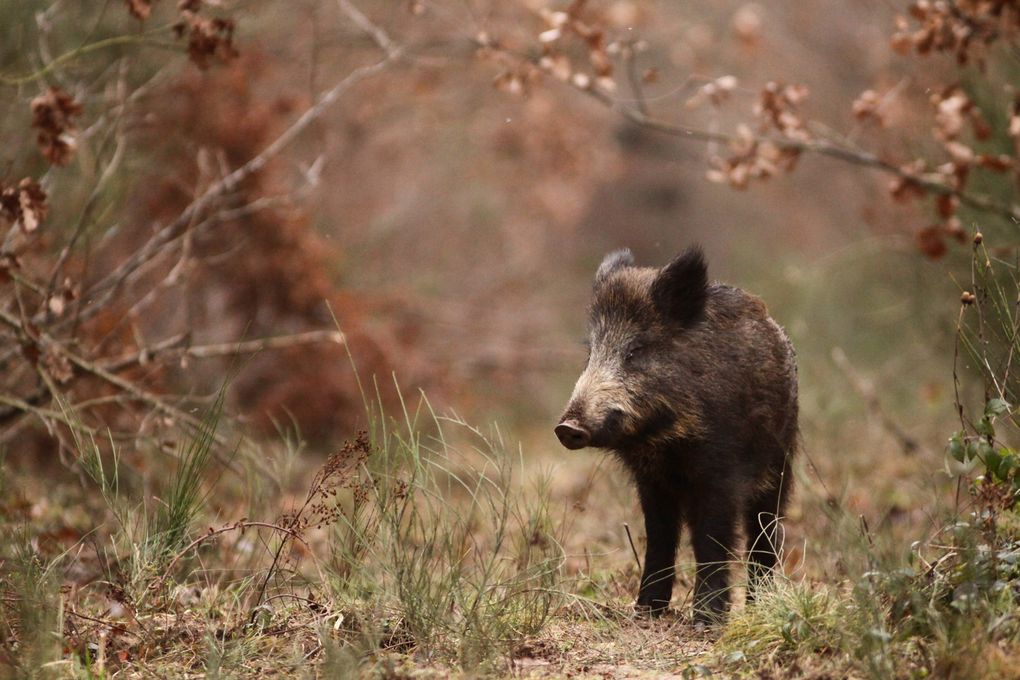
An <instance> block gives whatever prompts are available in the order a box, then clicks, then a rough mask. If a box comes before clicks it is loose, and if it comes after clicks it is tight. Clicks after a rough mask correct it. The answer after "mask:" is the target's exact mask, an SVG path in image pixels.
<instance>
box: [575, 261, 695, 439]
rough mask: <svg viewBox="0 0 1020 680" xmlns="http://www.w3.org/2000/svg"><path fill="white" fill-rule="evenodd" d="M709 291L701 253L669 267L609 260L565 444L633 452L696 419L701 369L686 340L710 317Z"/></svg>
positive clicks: (601, 273)
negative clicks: (690, 358) (693, 394)
mask: <svg viewBox="0 0 1020 680" xmlns="http://www.w3.org/2000/svg"><path fill="white" fill-rule="evenodd" d="M707 286H708V282H707V270H706V266H705V259H704V256H703V254H702V252H701V249H700V248H696V247H694V248H690V249H688V250H687V251H685V252H684V253H682V254H680V255H679V256H677V257H676V258H675V259H674V260H673V261H672V262H670V263H669V264H667V265H666V266H665V267H663V268H661V269H655V268H650V267H635V266H634V258H633V257H632V256H631V253H630V251H629V250H618V251H616V252H613V253H610V254H609V255H607V256H606V258H605V259H604V260H603V261H602V264H601V265H600V266H599V269H598V272H597V273H596V274H595V284H594V290H593V297H592V303H591V308H590V310H589V320H588V342H587V344H588V350H589V351H588V362H587V364H586V365H585V368H584V372H583V373H581V377H580V378H578V380H577V385H576V386H575V387H574V393H573V395H571V397H570V403H569V404H568V405H567V409H566V411H565V412H564V413H563V416H562V418H561V419H560V423H559V425H557V426H556V436H557V437H559V440H560V442H561V443H562V444H563V446H565V447H567V448H568V449H580V448H584V447H586V446H594V447H597V448H605V449H618V448H620V447H624V446H628V447H629V446H633V445H635V444H638V445H639V444H640V443H641V442H642V441H643V440H651V439H655V438H659V437H662V436H663V435H664V434H665V435H668V434H669V433H674V434H677V433H682V432H683V430H684V428H685V427H687V426H690V425H691V424H692V423H694V422H695V421H696V414H695V413H694V412H693V410H692V406H691V401H690V399H689V397H688V398H685V396H684V394H683V392H684V391H685V390H686V389H689V388H690V385H684V384H683V383H685V382H689V380H690V377H691V375H690V369H691V368H693V367H692V366H689V365H687V366H685V362H684V361H683V359H684V354H685V347H684V345H685V342H684V340H685V336H687V337H688V339H689V336H690V335H691V334H692V333H694V332H696V329H697V326H698V325H699V324H700V323H701V321H702V319H703V316H704V311H705V301H706V296H707ZM696 353H697V352H696V351H695V354H696Z"/></svg>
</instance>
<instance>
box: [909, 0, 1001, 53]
mask: <svg viewBox="0 0 1020 680" xmlns="http://www.w3.org/2000/svg"><path fill="white" fill-rule="evenodd" d="M908 12H909V15H910V19H912V20H913V21H914V22H915V23H914V25H912V24H911V21H910V19H907V18H906V17H903V16H900V17H897V18H896V33H895V34H894V35H893V38H892V47H893V49H894V50H896V51H897V52H899V53H900V54H909V53H910V52H911V51H913V52H915V53H917V54H920V55H927V54H931V53H943V54H949V55H952V56H954V57H955V58H956V61H957V63H959V64H967V63H971V62H974V63H977V64H978V66H980V67H983V66H984V56H985V55H984V52H985V48H987V46H988V45H990V44H991V43H993V42H995V41H997V40H1000V39H1003V38H1007V39H1010V40H1012V39H1015V38H1016V37H1017V35H1018V34H1020V2H1018V1H1017V0H916V1H915V2H913V3H911V5H910V7H909V10H908Z"/></svg>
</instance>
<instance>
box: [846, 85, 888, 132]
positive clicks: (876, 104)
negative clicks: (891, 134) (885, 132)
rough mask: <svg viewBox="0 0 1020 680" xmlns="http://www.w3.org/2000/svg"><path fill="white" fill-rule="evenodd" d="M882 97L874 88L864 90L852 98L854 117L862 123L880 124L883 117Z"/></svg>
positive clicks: (883, 121) (882, 121) (883, 120)
mask: <svg viewBox="0 0 1020 680" xmlns="http://www.w3.org/2000/svg"><path fill="white" fill-rule="evenodd" d="M881 106H882V97H881V96H880V95H879V94H878V92H875V91H874V90H865V91H864V92H861V94H860V95H859V96H858V97H857V99H855V100H854V103H853V114H854V118H856V119H857V120H859V121H861V122H862V123H868V122H871V123H875V124H876V125H879V126H882V125H883V124H884V123H885V119H884V118H883V117H882V109H881Z"/></svg>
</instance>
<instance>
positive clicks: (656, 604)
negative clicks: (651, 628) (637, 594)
mask: <svg viewBox="0 0 1020 680" xmlns="http://www.w3.org/2000/svg"><path fill="white" fill-rule="evenodd" d="M667 611H669V602H665V601H663V600H652V602H651V604H648V603H645V602H642V601H641V600H640V599H639V600H638V601H637V602H636V603H635V604H634V613H635V614H637V615H638V616H640V617H642V618H648V619H651V618H658V617H660V616H662V615H663V614H665V613H666V612H667Z"/></svg>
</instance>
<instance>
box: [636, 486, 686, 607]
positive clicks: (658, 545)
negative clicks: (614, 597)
mask: <svg viewBox="0 0 1020 680" xmlns="http://www.w3.org/2000/svg"><path fill="white" fill-rule="evenodd" d="M638 495H639V496H640V498H641V510H642V511H643V512H644V515H645V533H646V535H647V537H648V545H647V547H646V549H645V568H644V573H643V574H642V575H641V589H640V590H639V591H638V599H637V606H636V608H637V610H638V611H639V612H642V613H649V614H654V615H658V614H661V613H662V612H664V611H666V608H667V607H669V601H670V598H671V597H672V596H673V578H674V564H675V562H676V546H677V541H679V540H680V507H679V503H678V502H677V499H676V498H675V496H674V495H673V494H671V493H670V492H669V491H667V490H666V489H664V488H662V486H661V485H659V484H657V483H655V482H652V481H648V480H640V481H638Z"/></svg>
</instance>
